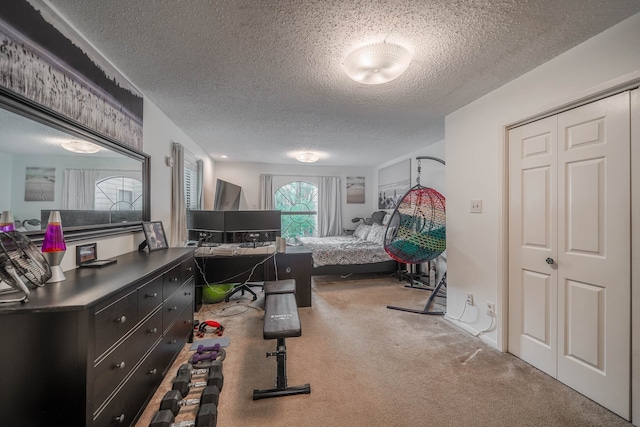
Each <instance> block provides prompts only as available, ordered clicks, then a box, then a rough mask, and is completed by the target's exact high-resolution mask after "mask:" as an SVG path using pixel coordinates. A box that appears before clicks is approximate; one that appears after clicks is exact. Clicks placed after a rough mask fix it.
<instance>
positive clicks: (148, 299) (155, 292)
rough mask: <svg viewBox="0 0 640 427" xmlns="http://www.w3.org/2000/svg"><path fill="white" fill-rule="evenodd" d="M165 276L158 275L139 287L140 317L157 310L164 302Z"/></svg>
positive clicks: (142, 317)
mask: <svg viewBox="0 0 640 427" xmlns="http://www.w3.org/2000/svg"><path fill="white" fill-rule="evenodd" d="M163 280H164V277H163V276H158V277H156V278H155V279H153V280H151V281H150V282H147V283H145V284H144V285H142V286H141V287H140V288H139V289H138V319H139V320H142V319H144V318H145V316H146V315H147V314H149V313H151V312H152V311H153V310H155V309H156V308H157V307H158V306H160V304H161V303H162V283H163Z"/></svg>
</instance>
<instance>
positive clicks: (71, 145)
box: [60, 141, 100, 154]
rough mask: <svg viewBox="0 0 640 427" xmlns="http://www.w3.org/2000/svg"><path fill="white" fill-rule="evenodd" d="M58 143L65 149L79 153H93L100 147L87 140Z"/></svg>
mask: <svg viewBox="0 0 640 427" xmlns="http://www.w3.org/2000/svg"><path fill="white" fill-rule="evenodd" d="M60 145H61V146H62V148H64V149H65V150H67V151H71V152H74V153H80V154H93V153H97V152H98V151H100V147H98V146H97V145H96V144H92V143H90V142H87V141H68V142H61V143H60Z"/></svg>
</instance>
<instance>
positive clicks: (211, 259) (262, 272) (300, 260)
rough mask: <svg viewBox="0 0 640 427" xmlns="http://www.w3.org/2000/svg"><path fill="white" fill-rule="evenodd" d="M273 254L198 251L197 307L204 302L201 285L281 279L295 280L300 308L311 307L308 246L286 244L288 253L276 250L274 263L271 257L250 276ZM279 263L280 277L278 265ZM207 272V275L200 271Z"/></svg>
mask: <svg viewBox="0 0 640 427" xmlns="http://www.w3.org/2000/svg"><path fill="white" fill-rule="evenodd" d="M272 256H273V254H250V253H245V254H242V255H233V256H226V255H224V256H221V255H203V254H200V253H198V252H196V263H197V264H198V267H199V269H198V268H197V269H196V270H197V271H196V280H195V285H196V292H195V304H196V310H199V309H200V306H201V305H202V287H203V286H205V285H206V283H207V282H208V283H210V284H216V283H243V282H244V281H246V280H249V282H263V281H269V280H276V277H277V278H278V279H295V281H296V302H297V304H298V307H311V267H312V258H311V251H309V249H307V248H305V247H302V246H300V247H296V246H291V247H287V252H285V253H276V254H275V262H274V259H273V258H271V259H269V260H267V261H266V262H264V263H263V264H261V265H258V267H256V268H255V270H254V271H253V274H252V275H251V278H250V279H249V275H250V273H251V269H252V268H253V267H254V266H256V265H257V264H258V263H260V262H261V261H263V260H265V259H267V258H270V257H272ZM276 266H277V276H276V268H275V267H276ZM200 271H202V273H204V275H205V277H206V281H205V278H204V277H203V276H202V274H201V273H200Z"/></svg>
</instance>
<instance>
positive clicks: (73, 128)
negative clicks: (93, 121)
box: [0, 86, 151, 245]
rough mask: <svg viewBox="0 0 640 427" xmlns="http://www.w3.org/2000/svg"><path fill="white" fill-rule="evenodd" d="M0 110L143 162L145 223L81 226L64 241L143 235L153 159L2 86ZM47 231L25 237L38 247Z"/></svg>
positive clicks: (66, 230)
mask: <svg viewBox="0 0 640 427" xmlns="http://www.w3.org/2000/svg"><path fill="white" fill-rule="evenodd" d="M0 108H3V109H5V110H8V111H10V112H13V113H15V114H19V115H21V116H23V117H26V118H28V119H31V120H35V121H37V122H39V123H42V124H44V125H46V126H49V127H52V128H54V129H57V130H59V131H63V132H66V133H68V134H70V135H72V136H74V137H78V138H83V139H86V140H88V141H90V142H93V143H95V144H97V145H100V146H102V147H105V148H108V149H109V150H112V151H115V152H117V153H120V154H122V155H125V156H128V157H130V158H133V159H135V160H139V161H140V162H141V163H142V181H143V182H142V191H143V195H142V221H133V222H128V223H118V224H99V225H89V226H78V227H65V228H64V239H65V241H66V242H75V241H79V240H86V239H92V238H96V237H104V236H113V235H116V234H124V233H133V232H142V222H143V221H149V220H150V217H151V179H150V172H151V168H150V162H151V157H150V156H149V155H148V154H146V153H143V152H142V151H138V150H136V149H134V148H132V147H129V146H127V145H125V144H123V143H121V142H119V141H117V140H115V139H113V138H110V137H107V136H105V135H101V134H99V133H97V132H96V131H94V130H91V129H89V128H88V127H86V126H84V125H82V124H80V123H78V122H75V121H73V120H71V119H69V118H67V117H65V116H63V115H61V114H60V113H57V112H56V111H53V110H51V109H49V108H47V107H44V106H42V105H40V104H37V103H35V102H33V101H31V100H29V99H27V98H25V97H23V96H21V95H18V94H16V93H14V92H11V91H9V90H7V89H5V88H4V87H2V86H0ZM44 232H45V230H44V229H43V230H36V231H28V232H25V233H24V234H25V235H26V236H27V237H29V239H31V240H32V241H33V242H34V243H35V244H37V245H40V244H41V243H42V239H43V238H44Z"/></svg>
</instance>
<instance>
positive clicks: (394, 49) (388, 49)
mask: <svg viewBox="0 0 640 427" xmlns="http://www.w3.org/2000/svg"><path fill="white" fill-rule="evenodd" d="M409 64H411V54H410V53H409V51H408V50H407V49H405V48H403V47H402V46H398V45H396V44H391V43H376V44H370V45H367V46H363V47H360V48H358V49H356V50H354V51H353V52H351V53H350V54H349V55H347V57H346V58H345V59H344V62H343V63H342V65H343V66H344V69H345V71H346V72H347V75H348V76H349V77H351V78H352V79H353V80H355V81H357V82H358V83H363V84H367V85H376V84H382V83H387V82H390V81H391V80H393V79H396V78H398V77H399V76H400V75H401V74H402V73H404V72H405V71H406V70H407V68H408V67H409Z"/></svg>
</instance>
